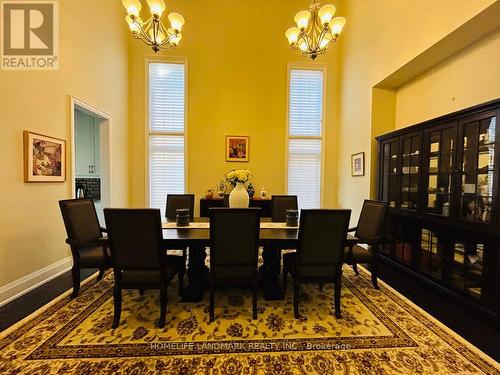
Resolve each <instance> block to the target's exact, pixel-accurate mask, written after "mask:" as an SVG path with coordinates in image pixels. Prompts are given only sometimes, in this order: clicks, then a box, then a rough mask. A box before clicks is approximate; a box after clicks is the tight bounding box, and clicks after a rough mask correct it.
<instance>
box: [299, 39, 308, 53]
mask: <svg viewBox="0 0 500 375" xmlns="http://www.w3.org/2000/svg"><path fill="white" fill-rule="evenodd" d="M299 48H300V50H301V51H304V52H305V51H307V43H306V42H304V41H302V42H300V44H299Z"/></svg>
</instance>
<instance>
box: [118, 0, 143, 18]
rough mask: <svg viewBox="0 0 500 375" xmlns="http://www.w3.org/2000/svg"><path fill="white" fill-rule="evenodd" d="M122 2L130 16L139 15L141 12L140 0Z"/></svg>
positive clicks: (124, 0)
mask: <svg viewBox="0 0 500 375" xmlns="http://www.w3.org/2000/svg"><path fill="white" fill-rule="evenodd" d="M122 4H123V6H124V7H125V9H127V13H128V14H129V15H130V16H134V17H139V12H140V11H141V8H142V6H141V2H140V1H139V0H122Z"/></svg>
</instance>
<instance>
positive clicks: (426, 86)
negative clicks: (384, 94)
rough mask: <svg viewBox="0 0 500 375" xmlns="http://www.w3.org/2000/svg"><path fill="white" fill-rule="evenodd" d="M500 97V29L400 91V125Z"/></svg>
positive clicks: (397, 108) (397, 111)
mask: <svg viewBox="0 0 500 375" xmlns="http://www.w3.org/2000/svg"><path fill="white" fill-rule="evenodd" d="M499 97H500V31H497V32H495V33H493V34H492V35H490V36H487V37H485V38H484V39H481V40H480V41H479V42H477V43H475V44H474V45H472V46H470V47H469V48H466V49H465V50H463V51H462V52H460V53H458V54H457V55H455V56H453V57H451V58H449V59H448V60H446V61H444V62H443V63H441V64H439V65H438V66H436V67H435V68H434V69H432V70H430V71H428V72H426V73H425V74H422V75H421V76H419V77H417V78H416V79H414V80H413V81H411V82H409V83H407V84H406V85H404V86H403V87H401V88H400V89H399V90H398V91H397V99H396V101H397V105H396V127H397V128H402V127H405V126H408V125H413V124H415V123H418V122H421V121H425V120H428V119H431V118H434V117H437V116H440V115H442V114H445V113H450V112H454V111H458V110H460V109H463V108H467V107H470V106H473V105H475V104H479V103H483V102H487V101H488V100H493V99H497V98H499Z"/></svg>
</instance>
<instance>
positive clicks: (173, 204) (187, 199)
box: [165, 194, 194, 274]
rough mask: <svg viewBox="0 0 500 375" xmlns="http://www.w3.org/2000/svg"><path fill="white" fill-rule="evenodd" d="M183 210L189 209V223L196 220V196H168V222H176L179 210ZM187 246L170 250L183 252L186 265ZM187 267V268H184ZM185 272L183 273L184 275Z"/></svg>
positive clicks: (166, 213) (166, 210)
mask: <svg viewBox="0 0 500 375" xmlns="http://www.w3.org/2000/svg"><path fill="white" fill-rule="evenodd" d="M182 208H184V209H185V208H189V221H193V218H194V194H168V195H167V205H166V209H165V216H166V218H167V220H168V221H175V220H176V217H177V210H178V209H182ZM187 249H188V247H187V246H179V247H175V248H169V250H182V257H183V260H184V265H185V264H186V259H187ZM184 267H185V266H184ZM184 273H185V272H183V274H184Z"/></svg>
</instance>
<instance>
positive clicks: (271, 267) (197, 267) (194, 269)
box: [162, 217, 358, 302]
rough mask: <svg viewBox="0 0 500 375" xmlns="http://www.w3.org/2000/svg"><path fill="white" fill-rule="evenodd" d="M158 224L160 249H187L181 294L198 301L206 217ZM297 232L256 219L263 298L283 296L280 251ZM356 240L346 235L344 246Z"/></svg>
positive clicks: (203, 283) (204, 280)
mask: <svg viewBox="0 0 500 375" xmlns="http://www.w3.org/2000/svg"><path fill="white" fill-rule="evenodd" d="M162 227H163V248H164V249H166V250H168V249H179V248H187V249H188V269H187V277H188V285H187V287H186V288H185V290H184V293H183V301H184V302H199V301H201V300H202V298H203V294H204V292H205V290H206V288H207V285H208V273H209V269H208V267H207V266H206V264H205V260H206V257H207V251H210V249H209V246H210V229H209V218H207V217H195V218H194V219H193V220H192V221H191V222H190V223H189V225H188V226H178V225H177V223H176V222H175V220H174V221H169V220H165V221H164V222H163V223H162ZM298 234H299V228H298V227H290V226H287V225H286V224H285V223H276V222H272V221H271V218H261V219H260V231H259V246H262V247H263V254H262V258H263V263H262V265H261V266H260V267H259V285H261V286H262V288H263V290H264V298H265V299H266V300H279V299H283V298H284V293H283V291H282V289H281V287H280V285H279V283H278V278H279V275H280V272H281V251H282V250H283V249H291V250H294V249H296V248H297V245H298ZM357 242H358V239H357V238H356V237H354V236H352V235H350V234H348V235H347V237H346V242H345V245H346V246H347V247H352V246H353V245H354V244H356V243H357Z"/></svg>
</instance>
